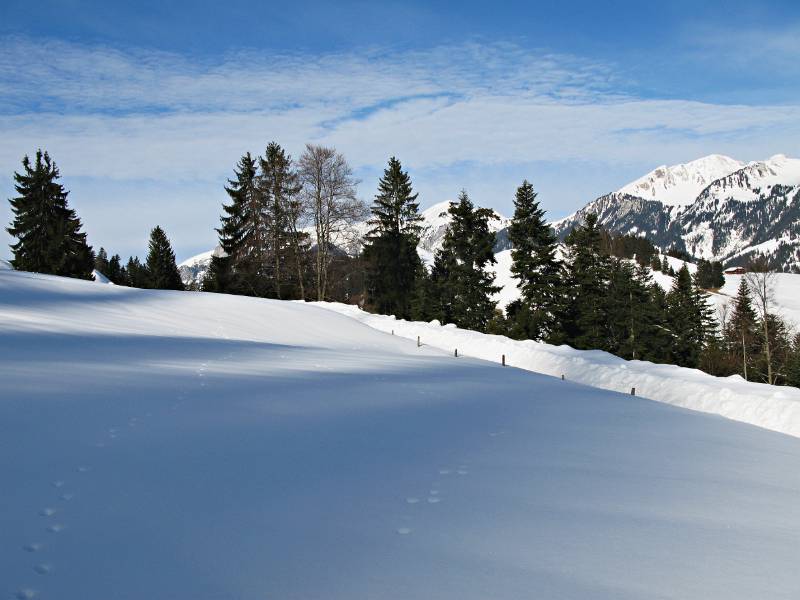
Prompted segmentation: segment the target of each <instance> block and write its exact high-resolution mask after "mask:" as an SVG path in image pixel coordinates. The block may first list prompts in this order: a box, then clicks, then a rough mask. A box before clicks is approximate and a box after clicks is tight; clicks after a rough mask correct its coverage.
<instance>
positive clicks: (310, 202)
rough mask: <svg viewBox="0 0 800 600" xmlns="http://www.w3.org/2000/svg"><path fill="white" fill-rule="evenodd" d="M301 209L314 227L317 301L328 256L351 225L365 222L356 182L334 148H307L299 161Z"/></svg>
mask: <svg viewBox="0 0 800 600" xmlns="http://www.w3.org/2000/svg"><path fill="white" fill-rule="evenodd" d="M298 174H299V176H300V182H301V184H302V186H303V188H302V197H303V202H304V207H305V209H306V211H307V213H308V216H309V219H310V221H311V224H312V225H313V227H314V235H315V241H316V244H317V252H316V265H315V266H316V288H317V300H324V299H325V297H326V294H327V287H328V267H329V266H330V263H331V260H332V255H331V252H332V250H333V249H334V247H336V246H337V245H339V244H341V243H342V242H345V241H348V240H347V239H346V238H347V235H348V234H349V233H351V232H352V226H353V224H354V223H356V222H358V221H360V220H362V219H364V218H365V217H366V215H367V207H366V205H365V204H364V202H362V201H361V200H359V199H358V198H356V188H357V186H358V183H359V182H358V180H357V179H356V178H355V177H354V175H353V170H352V168H351V167H350V165H349V164H348V163H347V160H346V159H345V158H344V156H342V155H341V154H340V153H339V152H337V151H336V149H335V148H326V147H324V146H316V145H313V144H306V149H305V152H303V155H302V156H301V157H300V160H299V161H298Z"/></svg>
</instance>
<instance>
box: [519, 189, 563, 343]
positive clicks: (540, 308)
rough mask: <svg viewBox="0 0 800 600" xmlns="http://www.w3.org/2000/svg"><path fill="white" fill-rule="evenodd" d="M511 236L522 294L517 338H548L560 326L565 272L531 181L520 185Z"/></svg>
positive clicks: (553, 237)
mask: <svg viewBox="0 0 800 600" xmlns="http://www.w3.org/2000/svg"><path fill="white" fill-rule="evenodd" d="M508 237H509V239H510V240H511V243H512V244H513V248H512V250H511V258H512V261H513V262H512V264H511V273H512V276H513V277H514V278H515V279H516V280H517V281H518V287H519V288H520V291H521V295H522V298H521V305H520V306H519V307H518V310H516V311H515V312H516V315H515V319H514V327H515V328H516V329H517V332H516V335H515V337H526V338H529V339H535V340H538V339H543V338H546V337H547V336H548V335H549V334H550V333H552V332H553V330H554V329H555V327H556V318H557V312H558V307H559V306H560V305H561V302H562V296H563V291H564V290H563V285H562V281H563V271H562V268H561V264H560V263H559V262H558V261H557V260H556V248H557V240H556V237H555V235H554V234H553V231H552V229H551V228H550V226H549V225H548V224H547V223H546V222H545V220H544V210H542V209H541V207H540V206H539V202H538V201H537V200H536V192H535V191H534V190H533V186H532V185H531V184H530V183H529V182H528V181H527V180H526V181H523V182H522V185H521V186H520V187H519V188H517V193H516V197H515V198H514V218H513V219H512V220H511V224H510V226H509V228H508Z"/></svg>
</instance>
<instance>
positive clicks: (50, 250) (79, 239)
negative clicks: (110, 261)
mask: <svg viewBox="0 0 800 600" xmlns="http://www.w3.org/2000/svg"><path fill="white" fill-rule="evenodd" d="M22 167H23V172H22V173H14V182H15V185H14V187H15V189H16V191H17V194H19V196H17V197H16V198H12V199H11V200H10V201H9V202H10V203H11V210H12V212H13V213H14V220H13V222H12V223H11V226H10V227H9V228H8V229H7V231H8V233H10V234H11V235H12V236H13V237H15V238H17V240H18V241H17V242H16V243H14V244H12V245H11V249H12V251H13V254H14V258H13V259H12V261H11V264H12V266H13V267H14V268H15V269H18V270H21V271H33V272H36V273H51V274H53V275H63V276H66V277H80V278H83V279H90V278H91V274H92V269H93V268H94V255H93V253H92V248H91V246H89V245H88V244H87V243H86V234H85V233H83V232H81V221H80V219H79V218H78V216H77V215H76V214H75V211H74V210H72V209H71V208H69V206H68V203H67V196H68V194H69V192H67V191H66V190H65V189H64V186H62V185H61V184H60V183H58V179H59V177H60V174H59V171H58V167H57V166H56V164H55V162H53V161H52V160H51V159H50V156H49V155H48V154H47V152H42V151H41V150H38V151H37V152H36V159H35V161H34V162H33V163H31V161H30V159H29V158H28V157H27V156H26V157H25V158H23V159H22Z"/></svg>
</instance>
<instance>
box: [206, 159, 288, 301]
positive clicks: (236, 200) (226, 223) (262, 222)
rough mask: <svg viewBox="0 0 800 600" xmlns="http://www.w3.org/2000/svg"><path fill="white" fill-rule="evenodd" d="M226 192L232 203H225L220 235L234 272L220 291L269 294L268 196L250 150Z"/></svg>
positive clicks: (241, 161) (270, 287) (254, 294)
mask: <svg viewBox="0 0 800 600" xmlns="http://www.w3.org/2000/svg"><path fill="white" fill-rule="evenodd" d="M225 191H226V192H227V193H228V196H229V197H230V198H231V203H230V204H223V205H222V209H223V212H224V214H223V215H222V217H220V221H221V226H220V228H219V229H217V234H218V235H219V243H220V246H222V249H223V251H224V253H225V254H227V255H228V256H229V257H230V269H231V272H232V275H231V277H230V278H229V280H228V281H227V285H228V288H227V289H224V290H221V289H220V290H217V291H225V292H230V293H234V294H246V295H251V296H267V295H269V294H270V292H272V291H273V289H274V288H273V286H271V285H270V281H269V280H268V277H267V269H268V266H269V264H268V262H269V256H268V243H269V238H268V233H267V220H268V218H269V215H268V214H267V209H266V205H267V198H265V190H264V188H263V187H262V186H260V185H259V180H258V166H257V163H256V160H255V159H253V157H252V156H251V155H250V153H249V152H248V153H247V154H245V155H244V156H242V158H241V159H240V160H239V163H238V165H237V168H236V170H235V171H234V179H229V180H228V185H227V186H226V187H225Z"/></svg>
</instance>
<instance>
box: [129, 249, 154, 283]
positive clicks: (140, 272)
mask: <svg viewBox="0 0 800 600" xmlns="http://www.w3.org/2000/svg"><path fill="white" fill-rule="evenodd" d="M125 270H126V271H127V273H128V285H129V286H131V287H135V288H147V287H150V274H149V273H148V272H147V267H146V266H144V265H143V264H142V263H141V262H139V257H138V256H132V257H130V258H129V259H128V264H127V266H126V267H125Z"/></svg>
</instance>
